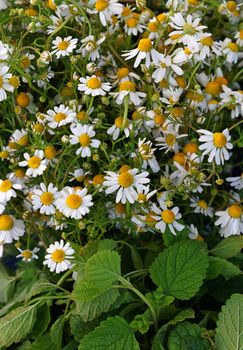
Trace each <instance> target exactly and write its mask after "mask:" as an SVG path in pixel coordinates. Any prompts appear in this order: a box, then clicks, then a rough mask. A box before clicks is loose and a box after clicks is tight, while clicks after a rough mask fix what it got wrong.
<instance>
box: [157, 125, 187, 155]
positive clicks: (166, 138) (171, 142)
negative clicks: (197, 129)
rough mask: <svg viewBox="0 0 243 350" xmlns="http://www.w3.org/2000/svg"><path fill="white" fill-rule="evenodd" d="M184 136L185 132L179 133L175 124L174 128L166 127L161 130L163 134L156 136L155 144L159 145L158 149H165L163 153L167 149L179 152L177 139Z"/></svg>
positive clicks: (167, 150)
mask: <svg viewBox="0 0 243 350" xmlns="http://www.w3.org/2000/svg"><path fill="white" fill-rule="evenodd" d="M186 136H187V134H179V125H176V127H175V128H174V127H168V129H167V130H164V131H163V136H160V137H156V139H155V141H156V142H157V144H156V146H157V147H159V149H165V150H166V151H165V153H167V152H169V151H174V152H175V153H177V152H179V144H178V139H181V138H183V137H186Z"/></svg>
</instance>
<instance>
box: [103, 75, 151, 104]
mask: <svg viewBox="0 0 243 350" xmlns="http://www.w3.org/2000/svg"><path fill="white" fill-rule="evenodd" d="M110 94H111V95H112V96H114V98H116V103H117V104H118V105H121V104H122V103H123V101H124V99H125V98H128V99H129V102H130V103H133V104H134V105H135V106H139V105H140V104H141V103H142V99H143V98H144V97H146V94H145V93H144V92H139V91H137V92H136V86H135V84H134V83H133V82H132V81H129V80H126V81H123V82H121V83H120V84H119V92H111V93H110Z"/></svg>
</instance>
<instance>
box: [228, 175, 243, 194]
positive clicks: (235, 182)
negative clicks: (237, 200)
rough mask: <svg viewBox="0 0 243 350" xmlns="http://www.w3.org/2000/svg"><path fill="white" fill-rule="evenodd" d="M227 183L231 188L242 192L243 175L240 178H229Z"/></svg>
mask: <svg viewBox="0 0 243 350" xmlns="http://www.w3.org/2000/svg"><path fill="white" fill-rule="evenodd" d="M226 181H228V182H230V186H231V187H234V188H235V189H236V190H242V188H243V173H241V175H240V176H233V177H227V178H226Z"/></svg>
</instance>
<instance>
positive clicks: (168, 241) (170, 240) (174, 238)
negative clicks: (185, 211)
mask: <svg viewBox="0 0 243 350" xmlns="http://www.w3.org/2000/svg"><path fill="white" fill-rule="evenodd" d="M189 233H190V231H189V229H188V228H187V227H185V228H184V229H183V230H182V231H178V232H177V233H176V235H172V234H171V231H170V229H169V228H168V227H167V228H166V230H165V232H164V233H163V240H164V244H165V246H166V247H169V246H170V245H172V244H174V243H175V242H179V241H184V240H189V238H188V234H189Z"/></svg>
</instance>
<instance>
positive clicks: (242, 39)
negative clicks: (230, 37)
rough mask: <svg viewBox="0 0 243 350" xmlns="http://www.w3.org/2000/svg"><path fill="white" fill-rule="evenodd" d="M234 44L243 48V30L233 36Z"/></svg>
mask: <svg viewBox="0 0 243 350" xmlns="http://www.w3.org/2000/svg"><path fill="white" fill-rule="evenodd" d="M235 39H236V44H237V45H239V46H243V29H241V30H239V31H238V32H237V33H236V34H235Z"/></svg>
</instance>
